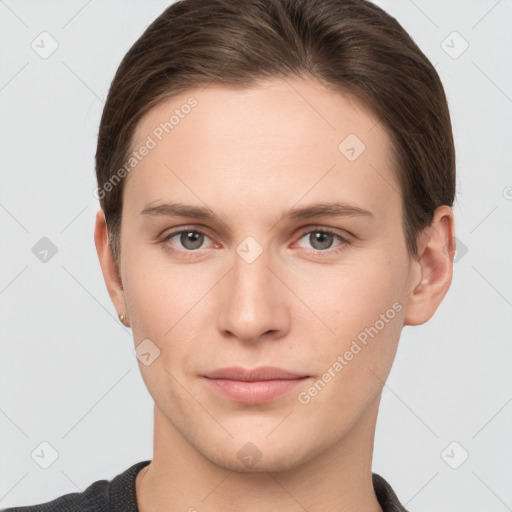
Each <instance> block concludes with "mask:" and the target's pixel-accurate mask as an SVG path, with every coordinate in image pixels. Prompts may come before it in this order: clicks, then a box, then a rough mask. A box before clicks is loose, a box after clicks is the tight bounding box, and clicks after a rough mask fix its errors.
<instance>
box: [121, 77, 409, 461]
mask: <svg viewBox="0 0 512 512" xmlns="http://www.w3.org/2000/svg"><path fill="white" fill-rule="evenodd" d="M191 98H194V100H191ZM187 102H188V103H187ZM187 104H188V105H194V106H193V107H190V108H187V107H184V105H187ZM176 110H177V111H178V113H177V114H176V112H175V111H176ZM173 114H176V115H175V118H174V120H173V121H171V122H172V123H173V125H172V128H171V129H170V128H169V125H167V131H168V133H166V131H165V130H163V129H162V125H161V123H165V122H166V121H169V119H170V117H171V116H172V115H173ZM158 127H160V129H158ZM135 135H136V136H135V139H134V143H133V149H134V150H135V149H138V148H141V147H142V146H143V145H144V144H146V146H147V147H150V146H151V147H150V150H149V151H147V152H145V151H144V152H145V153H147V154H146V155H145V156H144V157H143V158H142V159H141V161H140V162H139V163H138V164H137V165H136V167H135V168H134V169H133V170H132V171H131V172H130V174H129V175H128V177H127V181H126V184H125V189H124V198H123V201H124V202H123V216H122V229H121V279H122V284H123V293H124V300H125V303H126V311H127V313H128V315H129V318H130V326H131V328H132V330H133V335H134V340H135V345H136V346H138V345H139V344H140V343H141V342H143V341H144V340H146V341H144V343H145V344H146V345H141V347H145V352H147V353H149V354H150V355H149V356H146V359H147V362H150V364H147V365H146V364H142V363H141V362H139V366H140V369H141V372H142V376H143V378H144V381H145V383H146V385H147V387H148V390H149V392H150V394H151V396H152V397H153V399H154V401H155V405H156V408H157V409H158V411H159V414H160V415H161V417H162V418H164V419H165V422H167V425H168V427H169V429H172V430H173V431H175V432H177V433H179V435H180V436H181V437H182V438H183V439H184V440H185V441H186V442H187V443H188V444H189V445H190V446H192V447H193V448H195V449H196V450H197V451H198V452H199V453H200V454H202V455H203V456H204V457H206V458H207V459H209V460H210V461H213V462H215V463H216V464H218V465H220V466H223V467H226V468H230V469H235V470H238V471H243V470H244V464H245V465H246V462H245V461H246V459H247V457H246V455H249V456H254V457H256V458H259V457H261V459H260V461H259V462H258V463H257V464H256V465H255V466H254V468H253V471H268V470H274V471H277V470H283V469H286V468H290V467H292V466H295V465H297V464H300V463H301V462H305V461H307V460H309V459H311V458H312V457H313V456H314V455H316V454H319V453H321V452H323V451H325V450H328V449H330V448H333V447H335V446H337V444H339V443H340V442H341V441H342V440H343V438H344V437H345V436H347V435H348V434H349V433H350V432H352V431H353V430H354V429H355V428H357V427H358V425H360V424H361V422H362V421H363V419H364V418H365V417H366V416H367V414H368V411H369V410H370V409H371V410H372V411H373V412H375V411H376V407H377V405H376V404H378V400H379V397H380V393H381V390H382V387H383V383H384V381H385V379H386V377H387V375H388V373H389V371H390V368H391V365H392V361H393V358H394V355H395V351H396V349H397V344H398V340H399V336H400V332H401V328H402V326H403V323H404V308H405V303H406V301H407V298H408V295H409V294H410V291H411V287H412V281H413V277H417V276H416V274H414V272H413V271H412V268H413V267H412V263H411V260H410V259H409V257H408V254H407V250H406V244H405V238H404V233H403V230H402V203H401V196H400V194H399V190H400V189H399V185H398V181H397V179H396V175H395V169H394V168H393V164H392V162H391V160H390V142H389V139H388V136H387V134H386V132H385V131H384V129H383V127H382V125H381V124H380V123H378V122H377V119H376V118H374V117H373V116H372V115H371V114H370V112H368V111H367V110H365V109H364V108H363V107H362V106H360V105H358V104H357V103H355V102H354V101H353V100H351V99H350V98H349V97H348V96H345V95H342V94H340V93H337V92H333V91H328V90H326V89H325V88H323V87H321V86H320V85H318V84H316V83H314V82H312V81H306V80H299V79H296V80H293V81H292V80H289V81H278V80H272V81H267V82H264V83H263V82H262V83H261V84H260V85H258V86H254V87H253V88H250V89H246V90H232V89H227V88H223V87H220V86H218V87H217V86H214V85H210V86H209V87H207V88H206V89H205V90H201V89H196V90H191V91H189V92H187V93H185V94H182V95H180V96H176V97H174V98H173V99H171V100H165V101H164V102H162V103H161V104H159V105H158V106H156V107H154V108H153V109H152V110H151V111H149V112H148V113H147V114H146V115H145V117H144V118H143V119H142V120H141V121H140V123H139V124H138V127H137V131H136V134H135ZM148 136H149V137H150V138H151V140H152V141H153V143H154V144H153V143H151V142H149V139H148ZM160 139H161V140H160ZM166 205H167V206H166ZM326 205H327V206H326ZM147 340H149V341H147ZM232 367H237V368H238V369H240V368H241V369H245V370H248V371H249V370H253V369H260V368H262V367H277V368H279V369H281V370H283V371H287V372H290V373H291V374H292V375H291V376H292V377H293V376H295V377H294V378H291V379H290V378H289V377H291V376H290V375H288V377H287V380H283V378H282V377H283V375H281V374H276V373H272V372H270V373H267V374H263V375H259V376H258V375H256V374H254V373H253V374H251V373H250V372H249V373H245V374H243V375H241V374H236V373H235V374H229V373H228V374H226V372H222V371H220V373H221V374H223V375H218V374H217V377H224V378H217V379H215V378H212V377H215V374H214V373H213V372H215V371H219V370H222V369H225V368H232ZM207 376H209V377H207ZM244 378H245V379H252V380H253V382H239V381H240V380H243V379H244ZM264 380H266V381H267V382H263V381H264ZM258 381H259V382H258ZM248 443H252V444H248ZM258 454H260V455H258Z"/></svg>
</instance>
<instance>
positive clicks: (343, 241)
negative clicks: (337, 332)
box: [161, 227, 350, 257]
mask: <svg viewBox="0 0 512 512" xmlns="http://www.w3.org/2000/svg"><path fill="white" fill-rule="evenodd" d="M181 233H197V234H200V235H204V236H206V237H208V238H210V237H209V236H208V234H207V233H205V232H204V231H202V230H200V229H195V228H194V229H192V228H181V229H179V230H176V231H173V232H171V233H169V234H167V235H165V236H164V237H163V238H162V240H161V242H162V246H163V249H164V251H165V252H167V253H186V254H188V255H189V256H187V257H193V255H194V254H196V253H198V252H199V250H200V249H196V250H176V249H173V248H172V247H171V246H170V245H168V244H167V243H166V242H168V241H169V240H170V239H171V238H173V237H175V236H176V235H179V234H181ZM310 233H322V234H329V235H333V236H335V237H337V238H338V239H339V241H340V242H341V243H340V244H339V245H338V246H336V247H335V248H334V249H326V250H324V251H322V250H319V249H313V250H312V251H309V253H310V254H312V255H313V256H323V255H325V254H329V255H333V254H339V253H341V252H342V251H343V250H345V248H346V247H347V245H349V244H350V240H349V239H347V238H345V237H343V236H341V235H340V234H339V233H337V232H336V231H333V230H331V229H329V228H325V227H322V228H320V227H313V228H308V230H307V231H303V232H302V233H301V235H300V237H299V240H301V239H302V238H304V236H305V235H308V234H310Z"/></svg>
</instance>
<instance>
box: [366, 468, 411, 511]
mask: <svg viewBox="0 0 512 512" xmlns="http://www.w3.org/2000/svg"><path fill="white" fill-rule="evenodd" d="M372 480H373V488H374V490H375V494H376V496H377V499H378V501H379V504H380V506H381V507H382V510H383V512H407V510H406V508H405V507H404V506H403V505H402V503H400V500H399V499H398V497H397V495H396V494H395V491H394V490H393V488H392V487H391V485H390V484H389V482H388V481H387V480H386V479H385V478H383V477H382V476H380V475H378V474H377V473H372Z"/></svg>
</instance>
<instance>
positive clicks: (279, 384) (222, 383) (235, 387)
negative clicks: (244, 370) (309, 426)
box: [206, 377, 307, 404]
mask: <svg viewBox="0 0 512 512" xmlns="http://www.w3.org/2000/svg"><path fill="white" fill-rule="evenodd" d="M306 378H307V377H303V378H300V379H290V380H283V379H281V380H258V381H253V382H248V381H240V380H228V379H208V378H207V379H206V381H207V382H208V384H209V385H210V386H211V387H212V388H213V389H214V390H215V391H217V392H218V393H220V394H222V395H224V396H227V397H228V398H230V399H231V400H234V401H235V402H242V403H246V404H262V403H264V402H268V401H270V400H272V399H274V398H276V397H278V396H280V395H283V394H284V393H287V392H288V391H291V390H292V389H293V388H295V387H296V386H298V385H299V384H300V383H301V382H304V380H305V379H306Z"/></svg>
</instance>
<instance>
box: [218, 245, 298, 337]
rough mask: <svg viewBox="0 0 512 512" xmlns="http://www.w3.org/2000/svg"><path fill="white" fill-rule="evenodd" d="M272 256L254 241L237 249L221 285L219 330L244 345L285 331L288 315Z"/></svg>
mask: <svg viewBox="0 0 512 512" xmlns="http://www.w3.org/2000/svg"><path fill="white" fill-rule="evenodd" d="M269 267H272V254H271V252H270V250H268V249H264V248H263V246H262V245H260V244H259V242H258V241H257V240H256V239H255V238H254V237H247V238H246V239H244V240H243V241H242V242H241V243H240V244H239V245H238V246H237V247H236V254H234V258H233V266H232V269H231V272H229V274H228V276H227V277H228V279H227V281H226V283H225V287H224V294H225V300H224V301H222V302H223V304H224V306H223V309H222V311H221V312H220V314H219V322H220V324H219V328H220V329H221V330H222V331H224V332H226V331H229V332H230V333H231V334H232V335H234V336H235V337H237V338H240V339H243V340H245V341H253V340H256V339H257V338H259V337H260V336H261V335H263V334H265V333H267V332H269V331H275V332H276V333H277V332H280V331H283V330H284V329H286V322H287V320H288V314H287V311H286V297H285V296H284V295H285V294H284V290H283V289H282V288H283V285H282V283H280V282H279V280H278V279H277V278H276V277H275V276H274V274H273V272H272V271H271V270H270V268H269Z"/></svg>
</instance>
